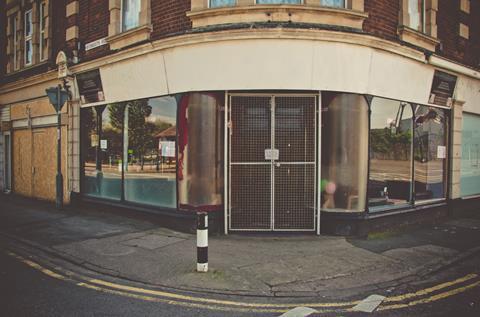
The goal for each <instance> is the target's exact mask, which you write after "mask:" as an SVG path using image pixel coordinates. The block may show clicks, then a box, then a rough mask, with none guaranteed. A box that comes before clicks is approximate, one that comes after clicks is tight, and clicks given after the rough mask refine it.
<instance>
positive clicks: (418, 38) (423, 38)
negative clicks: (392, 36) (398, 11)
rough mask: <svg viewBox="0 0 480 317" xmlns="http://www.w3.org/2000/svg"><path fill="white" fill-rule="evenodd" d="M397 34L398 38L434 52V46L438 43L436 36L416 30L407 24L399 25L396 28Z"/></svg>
mask: <svg viewBox="0 0 480 317" xmlns="http://www.w3.org/2000/svg"><path fill="white" fill-rule="evenodd" d="M398 35H399V36H400V40H402V41H404V42H408V43H410V44H413V45H415V46H419V47H421V48H424V49H426V50H429V51H432V52H435V47H436V46H437V45H438V44H439V43H440V41H439V40H437V39H436V38H434V37H431V36H429V35H427V34H425V33H421V32H418V31H416V30H414V29H411V28H409V27H407V26H400V27H399V28H398Z"/></svg>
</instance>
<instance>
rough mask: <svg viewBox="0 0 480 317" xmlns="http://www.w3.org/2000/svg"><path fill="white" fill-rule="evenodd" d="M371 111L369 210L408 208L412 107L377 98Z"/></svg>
mask: <svg viewBox="0 0 480 317" xmlns="http://www.w3.org/2000/svg"><path fill="white" fill-rule="evenodd" d="M370 110H371V116H370V175H369V176H370V177H369V180H368V205H369V207H370V210H374V209H375V208H377V207H385V206H388V207H394V206H398V205H405V204H408V203H410V202H411V201H412V174H413V169H412V144H413V131H412V127H413V110H412V106H411V105H410V104H408V103H405V102H401V101H397V100H391V99H385V98H377V97H374V98H373V99H372V102H371V104H370Z"/></svg>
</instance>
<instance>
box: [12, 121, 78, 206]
mask: <svg viewBox="0 0 480 317" xmlns="http://www.w3.org/2000/svg"><path fill="white" fill-rule="evenodd" d="M32 141H33V143H32ZM13 148H14V153H13V154H14V157H13V167H14V173H13V177H14V191H15V192H16V193H17V194H20V195H24V196H28V197H33V198H37V199H42V200H49V201H55V197H56V186H55V182H56V174H57V128H56V127H48V128H38V129H33V130H28V129H25V130H23V129H22V130H15V131H14V140H13ZM66 150H67V129H66V127H65V126H64V127H62V174H63V177H64V194H65V195H64V201H65V202H68V197H69V195H68V191H67V184H68V182H67V174H66V162H67V151H66Z"/></svg>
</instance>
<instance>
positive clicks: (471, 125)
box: [460, 113, 480, 197]
mask: <svg viewBox="0 0 480 317" xmlns="http://www.w3.org/2000/svg"><path fill="white" fill-rule="evenodd" d="M479 127H480V116H478V115H474V114H468V113H463V127H462V167H461V181H460V187H461V195H462V197H465V196H471V195H478V194H480V130H479Z"/></svg>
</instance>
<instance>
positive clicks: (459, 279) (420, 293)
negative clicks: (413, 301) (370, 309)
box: [383, 274, 478, 303]
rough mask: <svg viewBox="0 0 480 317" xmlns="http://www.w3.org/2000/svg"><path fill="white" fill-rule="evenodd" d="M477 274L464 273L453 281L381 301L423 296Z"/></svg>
mask: <svg viewBox="0 0 480 317" xmlns="http://www.w3.org/2000/svg"><path fill="white" fill-rule="evenodd" d="M477 276H478V275H477V274H468V275H465V276H464V277H461V278H458V279H456V280H454V281H450V282H446V283H442V284H438V285H435V286H433V287H429V288H425V289H422V290H419V291H417V292H415V293H407V294H403V295H398V296H394V297H387V298H386V299H385V300H384V301H383V302H384V303H385V302H387V303H388V302H401V301H404V300H406V299H409V298H414V297H419V296H424V295H427V294H430V293H433V292H435V291H439V290H441V289H444V288H447V287H450V286H453V285H455V284H459V283H463V282H465V281H468V280H471V279H473V278H476V277H477Z"/></svg>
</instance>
